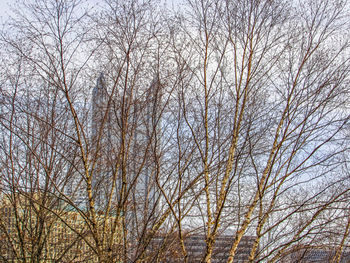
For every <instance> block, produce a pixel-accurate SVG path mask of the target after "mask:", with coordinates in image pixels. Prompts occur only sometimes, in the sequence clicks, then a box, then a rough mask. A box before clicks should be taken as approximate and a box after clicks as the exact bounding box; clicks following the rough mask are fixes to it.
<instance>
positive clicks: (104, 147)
mask: <svg viewBox="0 0 350 263" xmlns="http://www.w3.org/2000/svg"><path fill="white" fill-rule="evenodd" d="M140 93H141V94H143V95H142V96H140V94H137V95H134V96H140V97H139V98H137V99H135V98H130V97H129V96H130V92H129V91H127V92H125V93H124V96H126V97H125V98H124V101H127V103H128V105H124V108H125V107H129V113H127V114H126V113H125V110H124V112H122V109H123V107H122V106H121V101H122V100H123V98H122V96H123V95H121V94H120V95H118V93H117V92H115V94H113V98H111V97H110V96H109V94H108V87H107V85H106V80H105V77H104V75H103V74H102V73H101V74H100V76H99V78H98V79H97V83H96V86H95V87H94V89H93V91H92V100H91V102H92V114H91V116H92V119H91V120H92V121H91V151H92V154H93V157H94V158H96V164H95V168H94V171H93V180H92V188H93V194H94V196H95V203H96V206H98V207H100V208H101V207H102V208H101V209H103V205H104V203H105V202H104V201H103V200H105V198H106V197H107V195H108V193H109V191H110V187H111V182H112V178H111V176H112V173H113V170H112V169H113V168H114V167H113V164H115V162H117V161H118V160H117V159H114V160H112V161H111V160H110V159H113V156H112V155H113V154H112V153H117V152H119V151H120V149H119V148H120V147H121V143H122V142H121V137H122V135H121V133H122V130H121V129H122V128H121V126H122V124H121V122H122V121H125V119H127V120H128V122H129V123H130V124H129V126H128V127H130V126H132V125H134V128H127V130H126V131H124V132H125V133H126V134H127V145H128V146H127V147H128V150H127V151H128V153H127V154H128V158H127V160H128V163H127V164H126V165H127V171H128V175H127V177H128V179H127V180H128V183H129V184H132V183H135V184H134V186H133V190H134V191H133V194H132V195H130V197H131V196H132V198H133V203H134V204H135V205H136V206H137V207H135V208H136V209H135V210H137V211H142V214H143V216H144V217H148V216H150V215H151V214H152V209H153V208H154V207H155V204H156V201H157V200H156V199H157V197H156V190H155V189H156V187H155V181H154V176H155V173H156V170H157V162H159V160H156V159H157V156H156V155H158V153H159V150H158V149H159V144H160V132H161V128H160V127H161V122H160V117H159V116H160V111H161V91H160V82H159V78H158V76H157V77H155V78H154V80H153V81H152V83H151V85H150V86H148V87H147V88H145V90H143V91H142V92H140ZM124 129H125V127H124ZM128 136H130V137H128ZM109 158H110V159H109ZM114 172H117V173H119V172H120V171H114ZM116 178H117V182H116V189H117V194H116V196H115V197H116V198H119V197H118V189H120V187H121V180H122V179H121V176H120V175H119V176H117V177H116ZM135 178H137V179H136V180H134V179H135ZM128 187H129V186H128ZM135 216H137V217H139V216H140V215H139V214H138V215H134V216H132V217H135Z"/></svg>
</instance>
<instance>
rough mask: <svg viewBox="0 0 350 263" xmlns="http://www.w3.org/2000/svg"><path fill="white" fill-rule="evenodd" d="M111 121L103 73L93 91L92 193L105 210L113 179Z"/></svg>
mask: <svg viewBox="0 0 350 263" xmlns="http://www.w3.org/2000/svg"><path fill="white" fill-rule="evenodd" d="M111 125H112V122H111V119H110V112H109V109H108V92H107V86H106V81H105V78H104V75H103V73H101V74H100V76H99V77H98V79H97V82H96V86H95V87H94V89H93V90H92V121H91V149H90V150H91V153H92V162H93V163H94V165H93V167H94V168H93V175H92V191H93V195H94V197H95V204H96V206H97V207H99V209H103V206H104V201H103V200H105V198H106V197H107V195H108V193H109V190H110V185H109V184H110V182H109V179H110V177H111V172H112V171H111V169H110V165H108V154H109V152H110V150H111V147H112V143H113V142H112V138H111V128H112V127H111Z"/></svg>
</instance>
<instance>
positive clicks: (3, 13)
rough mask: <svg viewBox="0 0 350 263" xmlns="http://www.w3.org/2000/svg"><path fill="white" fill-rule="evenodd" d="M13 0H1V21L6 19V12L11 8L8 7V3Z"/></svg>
mask: <svg viewBox="0 0 350 263" xmlns="http://www.w3.org/2000/svg"><path fill="white" fill-rule="evenodd" d="M10 2H11V1H9V0H0V19H1V22H3V21H4V19H6V12H7V11H8V10H9V9H8V3H10Z"/></svg>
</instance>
